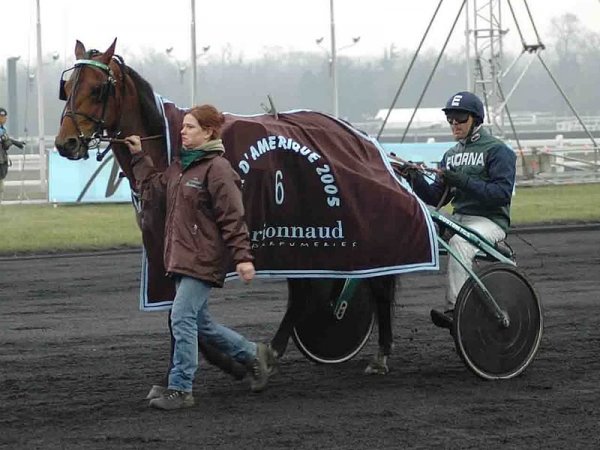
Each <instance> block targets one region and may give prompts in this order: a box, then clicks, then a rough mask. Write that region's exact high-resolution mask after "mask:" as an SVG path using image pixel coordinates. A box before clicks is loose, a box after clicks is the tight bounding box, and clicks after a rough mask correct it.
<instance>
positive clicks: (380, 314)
mask: <svg viewBox="0 0 600 450" xmlns="http://www.w3.org/2000/svg"><path fill="white" fill-rule="evenodd" d="M369 287H370V291H371V295H372V300H373V302H374V303H375V308H376V311H377V328H378V344H379V348H378V350H377V353H376V354H375V355H374V356H373V358H372V359H371V361H370V362H369V364H368V365H367V367H366V368H365V373H366V374H369V375H385V374H387V373H388V372H389V371H390V369H389V367H388V357H389V356H390V354H391V352H392V347H393V342H394V336H393V331H392V319H393V309H394V294H395V291H396V277H395V276H394V275H387V276H383V277H376V278H369Z"/></svg>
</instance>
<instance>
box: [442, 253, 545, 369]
mask: <svg viewBox="0 0 600 450" xmlns="http://www.w3.org/2000/svg"><path fill="white" fill-rule="evenodd" d="M476 274H477V276H478V277H479V278H480V279H481V280H482V282H483V284H484V285H485V286H486V288H487V289H488V290H489V292H490V293H491V295H492V297H494V300H495V301H496V303H497V304H498V305H499V306H500V308H501V309H502V310H503V311H504V312H506V313H507V314H508V318H509V320H510V323H509V325H508V327H506V326H503V325H501V324H500V323H499V321H498V319H496V318H495V317H494V315H493V313H492V312H491V311H490V309H489V307H488V306H487V304H486V303H485V302H484V301H483V300H482V299H481V298H480V296H479V294H478V291H477V289H476V283H475V281H474V280H473V279H472V278H469V279H468V280H467V282H466V283H465V284H464V286H463V287H462V289H461V291H460V293H459V294H458V298H457V300H456V306H455V309H454V324H453V329H452V332H453V333H452V334H453V336H454V341H455V344H456V349H457V351H458V353H459V355H460V357H461V358H462V360H463V361H464V362H465V364H466V365H467V367H468V368H469V369H470V370H471V371H472V372H474V373H475V374H476V375H477V376H479V377H481V378H484V379H487V380H499V379H509V378H512V377H515V376H517V375H519V374H520V373H521V372H523V371H524V370H525V369H526V368H527V366H528V365H529V364H530V363H531V362H532V361H533V358H534V357H535V354H536V352H537V349H538V347H539V345H540V341H541V339H542V331H543V315H542V306H541V303H540V300H539V298H538V296H537V294H536V292H535V289H534V288H533V286H532V285H531V283H530V282H529V280H528V279H527V278H526V277H525V275H523V274H522V273H521V272H520V271H519V270H518V269H517V268H516V267H514V266H511V265H508V264H502V263H497V264H491V265H488V266H486V267H484V268H483V269H481V270H479V271H477V272H476Z"/></svg>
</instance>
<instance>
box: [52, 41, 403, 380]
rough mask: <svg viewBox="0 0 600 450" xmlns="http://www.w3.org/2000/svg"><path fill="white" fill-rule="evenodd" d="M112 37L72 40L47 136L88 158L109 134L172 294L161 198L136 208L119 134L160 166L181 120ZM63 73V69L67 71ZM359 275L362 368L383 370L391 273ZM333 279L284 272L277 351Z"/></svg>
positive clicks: (155, 270)
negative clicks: (367, 300)
mask: <svg viewBox="0 0 600 450" xmlns="http://www.w3.org/2000/svg"><path fill="white" fill-rule="evenodd" d="M116 41H117V39H115V40H114V41H113V43H112V44H111V45H110V46H109V47H108V48H107V49H106V50H105V51H104V52H100V51H98V50H86V48H85V46H84V45H83V44H82V43H81V42H80V41H77V42H76V45H75V57H76V63H75V65H74V66H73V67H72V68H70V69H67V70H65V72H63V75H62V76H61V82H60V98H61V99H62V100H65V101H66V103H65V107H64V110H63V113H62V117H61V121H60V127H59V130H58V133H57V135H56V137H55V142H54V144H55V147H56V149H57V150H58V152H59V154H60V155H61V156H62V157H65V158H68V159H71V160H78V159H82V158H88V157H89V151H90V149H93V148H97V147H98V145H99V142H100V141H109V142H110V145H109V148H111V149H112V153H113V155H114V158H115V160H116V162H117V163H118V165H119V167H120V169H121V171H122V175H123V176H124V177H125V178H126V179H127V180H128V181H129V184H130V187H131V190H132V195H133V200H132V201H133V204H134V206H135V207H136V213H137V214H136V217H137V222H138V226H140V228H141V229H142V231H143V233H142V236H143V241H144V248H145V251H146V252H147V255H148V259H153V260H154V261H156V264H155V265H154V266H153V267H150V268H149V273H148V278H149V279H150V280H156V279H161V280H164V281H165V283H162V285H161V286H159V287H155V294H157V295H158V296H162V297H164V298H168V297H170V298H171V299H172V298H173V297H174V292H173V289H174V287H173V285H172V284H169V282H168V280H165V276H164V273H165V272H164V267H163V266H162V252H163V246H162V235H161V230H162V229H163V227H164V219H165V214H164V212H165V205H164V204H160V205H157V206H156V207H155V208H154V210H153V213H152V214H150V215H148V214H145V213H144V212H143V211H142V210H143V208H142V207H141V206H140V205H143V202H144V199H140V198H139V196H138V194H137V186H136V183H135V178H134V176H133V172H132V167H131V155H130V153H129V151H128V150H127V147H126V146H125V144H124V143H123V141H122V139H121V137H125V136H129V135H132V134H136V135H139V136H142V137H146V138H148V137H150V138H149V139H147V140H145V142H144V152H145V153H146V154H148V155H150V157H151V159H152V160H153V162H154V165H155V166H156V168H157V169H158V170H165V169H166V168H167V166H168V165H169V162H170V160H172V159H173V158H175V157H177V156H178V152H179V146H180V141H179V139H180V136H179V127H180V126H181V124H180V123H179V124H177V125H176V126H171V127H169V129H167V128H166V126H165V121H164V117H163V114H164V111H161V109H160V106H159V105H158V104H157V101H156V99H157V96H156V94H155V93H154V91H153V89H152V86H151V85H150V83H149V82H148V81H146V80H145V79H144V78H142V77H141V76H140V75H139V74H138V73H137V72H136V71H135V70H134V69H132V68H131V67H129V66H127V65H126V64H125V62H124V60H123V58H122V57H120V56H119V55H116V54H115V46H116ZM69 72H71V73H70V74H69ZM66 75H69V76H68V78H67V79H65V76H66ZM176 109H177V111H178V114H180V115H181V114H183V113H184V112H185V109H181V108H178V107H176ZM180 117H182V116H180ZM246 120H251V119H247V118H246ZM169 138H170V139H171V140H172V142H175V144H174V145H172V146H170V144H169V141H168V139H169ZM166 148H172V151H171V154H170V155H169V154H168V152H167V151H165V149H166ZM105 152H106V151H105ZM99 156H102V154H99ZM142 217H143V220H142ZM366 280H367V282H366V283H365V284H366V286H367V291H366V292H367V295H369V296H370V297H371V298H372V300H373V302H374V304H375V305H376V312H377V323H378V331H379V338H378V345H379V350H378V352H377V354H376V355H375V356H374V358H373V360H372V361H371V362H370V363H369V366H368V367H367V370H366V372H367V373H382V374H384V373H387V371H388V367H387V356H388V355H389V353H390V350H391V348H392V341H393V335H392V317H393V304H394V291H395V283H396V276H395V275H383V276H377V277H370V278H366ZM336 283H338V284H339V280H330V279H306V278H304V279H302V278H300V279H295V278H288V308H287V310H286V313H285V315H284V317H283V319H282V321H281V324H280V326H279V328H278V330H277V332H276V334H275V336H274V337H273V339H272V341H271V344H272V346H273V348H274V349H275V351H276V353H277V354H278V356H279V357H281V356H282V355H283V354H284V352H285V350H286V346H287V343H288V341H289V338H290V333H291V331H292V329H293V327H294V324H295V323H296V322H297V320H298V319H299V318H300V317H301V316H302V314H303V305H304V303H303V299H305V298H307V297H311V296H313V297H314V296H317V297H319V299H320V300H319V301H328V300H329V298H328V297H330V295H331V289H332V286H334V285H335V284H336ZM321 297H322V298H321ZM169 322H170V321H169ZM169 327H170V323H169ZM200 351H201V352H202V353H203V355H204V356H205V358H206V359H207V360H208V362H210V363H212V364H215V365H217V366H218V367H219V368H221V369H222V370H223V371H225V372H227V373H229V374H231V375H233V376H234V377H236V378H243V377H244V375H245V367H244V366H243V365H241V364H239V363H237V364H236V362H235V361H231V360H227V359H226V358H224V357H223V355H221V354H218V352H216V351H215V349H211V348H210V347H208V346H207V345H206V344H205V343H202V342H200ZM171 356H172V349H171Z"/></svg>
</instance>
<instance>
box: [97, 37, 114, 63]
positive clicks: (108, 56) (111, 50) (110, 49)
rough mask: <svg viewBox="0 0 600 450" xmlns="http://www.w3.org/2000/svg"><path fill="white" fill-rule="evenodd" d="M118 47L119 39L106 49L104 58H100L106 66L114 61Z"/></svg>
mask: <svg viewBox="0 0 600 450" xmlns="http://www.w3.org/2000/svg"><path fill="white" fill-rule="evenodd" d="M116 45H117V38H115V40H114V41H113V43H112V44H111V46H110V47H108V49H106V51H105V52H104V53H103V54H102V56H101V57H100V61H102V62H103V63H104V64H108V63H110V60H111V59H112V57H113V55H114V54H115V47H116Z"/></svg>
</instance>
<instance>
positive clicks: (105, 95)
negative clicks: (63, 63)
mask: <svg viewBox="0 0 600 450" xmlns="http://www.w3.org/2000/svg"><path fill="white" fill-rule="evenodd" d="M98 53H99V52H98V51H95V50H91V51H89V52H88V53H87V55H86V56H88V57H89V58H91V57H93V56H94V55H95V54H98ZM113 58H115V60H116V62H117V64H118V65H119V67H120V68H121V78H120V85H121V95H120V96H119V97H117V96H115V93H116V85H117V78H116V77H115V75H114V72H113V70H112V68H111V67H110V66H109V65H108V64H104V63H102V62H100V61H96V60H94V59H78V60H76V61H75V63H74V64H73V67H70V68H68V69H66V70H64V71H63V73H62V75H61V79H60V89H59V99H60V100H64V101H66V102H67V104H66V105H65V108H64V109H63V113H62V116H61V119H60V123H61V124H62V122H63V120H64V119H65V118H66V117H68V118H70V119H71V120H72V121H73V124H74V125H75V129H76V130H77V134H78V136H77V139H78V140H79V142H80V144H81V145H82V146H83V147H85V149H86V151H87V150H89V149H93V148H96V149H98V147H99V146H100V142H101V141H106V140H111V139H113V138H115V137H117V136H119V134H120V133H121V130H120V123H121V114H122V111H121V105H118V110H119V119H118V121H117V127H116V131H115V132H113V133H112V135H109V134H108V133H107V131H108V130H107V128H106V124H105V116H106V112H107V105H108V101H109V99H110V97H115V98H117V99H118V101H119V102H120V101H121V98H122V97H123V94H124V90H125V83H124V80H125V73H124V67H125V64H124V62H123V60H122V59H121V58H120V57H119V56H114V57H113ZM86 66H87V67H93V68H95V69H98V70H100V71H102V72H103V73H104V74H105V75H106V81H105V82H104V83H102V85H101V86H100V88H99V92H98V94H97V96H96V98H97V100H98V101H99V102H102V112H101V115H100V117H94V116H91V115H89V114H86V113H84V112H81V111H76V110H75V105H74V99H75V94H76V92H77V87H78V82H79V76H80V73H81V70H80V69H81V68H82V67H86ZM71 70H75V71H76V72H75V78H74V80H73V89H72V90H71V93H70V95H69V96H67V95H66V92H65V83H66V82H67V80H65V74H66V73H68V72H70V71H71ZM78 117H83V118H84V119H85V120H88V121H90V122H92V123H93V124H94V131H93V132H92V134H91V135H90V136H86V135H85V134H84V133H83V131H82V130H81V128H80V126H79V123H78V121H77V118H78ZM109 149H110V145H109V147H108V148H107V149H106V150H104V151H103V152H102V155H101V156H103V155H104V154H106V152H107V151H108V150H109ZM98 156H100V154H99V155H98ZM86 157H87V155H86ZM100 159H101V158H100Z"/></svg>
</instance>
